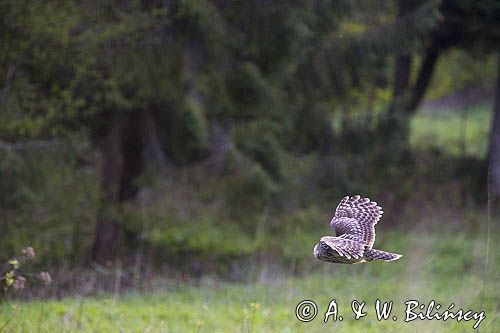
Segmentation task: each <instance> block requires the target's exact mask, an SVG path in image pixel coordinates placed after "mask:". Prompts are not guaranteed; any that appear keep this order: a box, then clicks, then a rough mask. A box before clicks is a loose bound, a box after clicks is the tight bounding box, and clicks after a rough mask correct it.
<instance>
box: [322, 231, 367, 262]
mask: <svg viewBox="0 0 500 333" xmlns="http://www.w3.org/2000/svg"><path fill="white" fill-rule="evenodd" d="M320 242H325V244H326V245H328V246H329V247H331V248H332V249H333V250H334V251H335V252H337V253H338V254H339V255H340V256H341V257H346V258H347V259H351V258H354V259H360V258H363V253H364V251H365V246H364V244H362V243H359V242H356V241H353V240H350V239H344V238H340V237H333V236H324V237H321V239H320Z"/></svg>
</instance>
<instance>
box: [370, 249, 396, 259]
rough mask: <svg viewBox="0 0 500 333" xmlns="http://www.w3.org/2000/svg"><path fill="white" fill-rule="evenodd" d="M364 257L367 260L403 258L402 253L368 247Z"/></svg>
mask: <svg viewBox="0 0 500 333" xmlns="http://www.w3.org/2000/svg"><path fill="white" fill-rule="evenodd" d="M364 257H365V259H366V260H367V261H370V260H382V261H394V260H398V259H399V258H401V257H402V255H401V254H397V253H391V252H386V251H381V250H375V249H368V250H366V251H365V254H364Z"/></svg>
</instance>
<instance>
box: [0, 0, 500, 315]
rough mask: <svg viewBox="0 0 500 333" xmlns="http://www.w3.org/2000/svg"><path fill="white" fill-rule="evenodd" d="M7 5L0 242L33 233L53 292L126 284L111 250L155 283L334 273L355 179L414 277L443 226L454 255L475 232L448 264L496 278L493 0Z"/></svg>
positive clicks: (132, 279) (498, 190)
mask: <svg viewBox="0 0 500 333" xmlns="http://www.w3.org/2000/svg"><path fill="white" fill-rule="evenodd" d="M0 17H2V20H1V21H0V45H1V50H2V52H0V257H1V258H2V259H3V260H4V261H6V260H7V259H9V258H10V257H11V256H12V255H14V254H16V253H19V252H20V250H21V249H22V248H24V247H26V246H28V245H31V246H33V247H34V248H35V251H36V253H37V257H36V258H37V259H36V262H35V266H37V267H44V268H45V269H46V270H48V271H50V272H51V273H52V274H53V276H55V277H56V278H55V280H56V281H59V283H58V284H56V285H53V286H52V288H53V293H54V294H57V293H59V292H61V293H66V292H69V293H73V292H74V290H73V291H72V288H74V286H75V283H83V282H82V281H85V283H86V285H87V286H88V288H87V289H85V291H82V289H78V290H79V291H80V292H82V293H87V292H88V293H93V291H95V290H99V288H102V289H104V290H115V289H116V277H117V274H116V271H117V269H119V271H120V274H121V275H120V286H121V288H125V287H132V288H139V289H140V288H146V289H147V288H148V286H150V285H151V283H152V281H153V280H154V277H155V276H161V277H163V278H164V277H168V278H172V279H175V280H176V281H191V280H192V279H199V278H203V277H205V276H210V277H212V278H214V279H215V280H217V281H218V280H219V279H220V280H230V281H238V282H250V281H265V280H268V279H272V277H273V276H276V275H279V274H285V275H289V276H297V275H299V276H300V275H303V274H305V273H307V272H309V271H310V270H312V271H314V270H315V269H320V270H321V269H332V270H334V268H324V267H326V266H325V265H327V264H323V263H321V264H322V265H323V266H321V265H320V264H319V263H318V262H316V261H315V260H314V258H313V257H312V248H313V246H314V244H315V243H316V242H317V240H318V239H319V238H320V237H321V236H323V235H325V234H328V233H330V231H329V228H328V221H329V219H330V218H331V216H332V214H333V212H334V209H335V207H336V205H337V203H338V202H339V201H340V199H341V198H342V197H343V196H345V195H354V194H360V195H362V196H367V197H370V198H372V199H373V200H375V201H377V202H378V203H379V204H380V205H381V206H382V207H383V209H384V211H385V212H386V213H385V214H384V217H383V219H382V221H381V223H379V225H378V227H377V228H378V231H379V236H378V237H379V238H377V243H378V244H380V246H379V247H381V248H384V249H385V250H388V251H394V252H400V253H401V252H402V253H403V254H405V257H403V259H405V258H407V261H406V263H405V262H403V263H402V264H401V265H403V266H401V267H400V269H401V274H403V275H404V276H409V275H411V274H413V273H412V272H413V271H411V270H410V271H408V269H407V268H408V267H410V266H411V265H412V264H414V262H412V260H411V258H412V255H411V253H418V255H419V256H423V257H425V256H427V255H430V254H429V251H431V253H432V249H433V248H434V247H433V246H432V245H429V243H425V244H427V245H425V246H424V245H422V243H421V241H423V240H425V239H426V240H427V241H428V239H429V238H428V237H427V236H428V233H429V232H430V231H432V232H434V233H436V234H438V235H444V236H443V237H445V236H448V237H451V239H450V241H449V242H448V243H447V244H448V246H449V247H445V248H444V249H443V250H442V251H444V252H439V253H440V254H443V253H449V255H450V258H452V256H453V254H457V253H462V252H460V251H461V250H462V248H461V247H460V246H462V245H463V244H469V243H466V241H467V240H470V239H472V237H473V236H474V237H476V238H474V240H473V241H471V243H470V244H469V245H470V247H471V248H474V249H476V252H474V253H475V256H476V257H474V258H475V259H474V258H473V259H470V258H469V259H470V261H464V260H465V259H460V260H458V259H457V260H458V261H457V262H454V261H452V259H450V258H448V259H449V261H443V262H442V265H441V264H439V265H438V266H440V267H448V268H449V267H454V268H450V269H451V271H447V272H446V274H450V273H451V274H458V275H459V274H461V272H469V271H471V270H472V271H474V269H473V268H474V267H476V266H474V265H478V266H477V267H476V268H477V274H479V275H478V276H482V275H481V274H483V273H481V272H483V269H484V265H485V263H484V262H483V260H484V257H485V253H488V248H487V247H486V248H485V246H486V243H487V242H488V244H490V243H491V244H492V245H491V248H490V249H489V256H490V260H493V259H491V258H492V257H491V256H492V255H493V256H494V254H492V253H495V249H496V250H498V246H497V245H496V243H495V241H494V239H492V240H491V241H490V237H494V236H491V234H492V232H491V229H488V230H489V233H487V231H486V228H487V226H488V225H489V223H491V216H492V214H493V216H494V215H495V212H496V211H495V207H498V205H496V203H497V202H496V197H497V195H498V194H500V64H499V60H500V58H499V50H500V43H499V42H500V2H498V1H492V0H480V1H470V0H441V1H439V0H432V1H414V0H383V1H362V0H355V1H343V0H340V1H339V0H337V1H307V0H298V1H279V0H252V1H224V0H213V1H212V0H179V1H167V0H165V1H161V0H158V1H156V0H141V1H139V0H136V1H134V0H123V1H93V0H86V1H28V0H23V1H0ZM490 227H491V228H493V230H494V225H493V226H490ZM450 230H453V231H450ZM380 235H382V236H380ZM426 235H427V236H426ZM487 235H488V236H487ZM433 237H434V236H433ZM435 237H436V238H433V239H435V240H436V239H439V238H440V237H441V236H435ZM453 239H458V240H460V241H456V242H454V241H453ZM457 242H458V243H457ZM489 242H490V243H489ZM377 243H376V244H377ZM411 244H414V245H415V244H416V245H415V247H411ZM398 246H399V247H398ZM450 247H451V248H450ZM417 250H419V251H420V252H418V251H417ZM415 251H417V252H415ZM422 251H424V252H422ZM425 251H427V252H425ZM447 251H448V252H447ZM464 251H465V250H464ZM485 251H486V252H485ZM496 252H498V251H496ZM467 253H469V252H467ZM459 256H460V255H459ZM464 256H465V252H464ZM453 258H455V257H453ZM448 259H446V260H448ZM452 262H453V263H454V264H453V265H455V266H453V265H452V264H451V263H452ZM497 262H498V258H497ZM486 263H487V262H486ZM391 265H392V264H391ZM450 265H451V266H450ZM471 265H472V266H471ZM492 265H493V264H492ZM382 266H384V265H382ZM117 267H118V268H117ZM328 267H330V266H328ZM332 267H333V266H332ZM384 267H385V268H387V267H388V266H384ZM405 267H406V268H405ZM471 267H472V268H471ZM491 267H493V266H490V270H488V271H486V272H488V274H490V273H491V271H492V269H491ZM350 269H351V268H350ZM366 269H369V268H366ZM374 269H375V268H374ZM382 269H384V268H382ZM346 272H351V273H352V271H346ZM364 272H365V273H366V271H364ZM369 272H371V271H369ZM432 272H434V273H435V274H438V273H436V272H437V271H434V270H433V271H432ZM441 273H442V272H441ZM441 273H439V274H441ZM92 274H97V276H101V277H102V278H98V279H93V280H92V279H90V278H89V276H90V275H92ZM443 274H445V273H443ZM446 274H445V275H439V277H440V278H442V279H443V280H442V281H446V280H445V279H446V276H448V275H446ZM122 276H123V278H122ZM491 276H496V277H498V276H499V271H498V270H497V271H495V274H494V275H491ZM107 277H109V279H107ZM108 280H109V283H107V281H108ZM75 281H77V282H75ZM89 281H90V282H89ZM462 282H463V281H462ZM113 288H115V289H113ZM491 297H492V300H495V304H496V301H498V299H499V298H498V293H496V291H495V292H493V293H492V296H491ZM492 304H493V303H492ZM492 307H493V305H492Z"/></svg>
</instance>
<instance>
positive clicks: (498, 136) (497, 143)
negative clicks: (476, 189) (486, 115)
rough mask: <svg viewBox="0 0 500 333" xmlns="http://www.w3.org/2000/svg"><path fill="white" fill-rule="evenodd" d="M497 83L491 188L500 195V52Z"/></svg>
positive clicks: (490, 153)
mask: <svg viewBox="0 0 500 333" xmlns="http://www.w3.org/2000/svg"><path fill="white" fill-rule="evenodd" d="M497 66H498V68H497V83H496V87H495V101H494V103H493V124H492V128H491V135H490V146H489V150H488V156H489V166H490V189H491V191H492V192H493V193H495V194H496V195H500V54H499V55H498V65H497Z"/></svg>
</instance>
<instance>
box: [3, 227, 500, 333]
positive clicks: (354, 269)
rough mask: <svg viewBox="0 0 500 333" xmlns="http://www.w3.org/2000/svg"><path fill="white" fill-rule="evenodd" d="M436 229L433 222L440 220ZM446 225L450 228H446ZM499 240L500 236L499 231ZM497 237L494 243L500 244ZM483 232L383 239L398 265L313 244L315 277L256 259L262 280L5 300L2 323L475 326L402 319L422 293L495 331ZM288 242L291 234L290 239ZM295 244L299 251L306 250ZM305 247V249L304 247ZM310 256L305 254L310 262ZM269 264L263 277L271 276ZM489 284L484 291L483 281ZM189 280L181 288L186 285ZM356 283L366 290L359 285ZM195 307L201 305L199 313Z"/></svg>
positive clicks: (491, 271) (219, 327) (179, 327)
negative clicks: (305, 304)
mask: <svg viewBox="0 0 500 333" xmlns="http://www.w3.org/2000/svg"><path fill="white" fill-rule="evenodd" d="M433 224H434V225H435V223H433ZM443 227H444V225H443ZM497 236H498V235H497ZM497 236H495V235H494V238H492V239H491V244H495V243H496V242H498V241H499V240H498V239H497ZM484 237H485V230H483V229H481V231H480V232H479V233H472V234H469V233H466V232H464V231H463V229H460V228H456V229H455V228H453V229H452V232H451V233H450V228H449V227H446V228H442V230H439V231H437V232H436V233H435V232H429V231H421V232H418V231H415V230H411V231H408V230H405V231H402V230H400V231H397V232H389V233H387V232H385V233H383V234H381V235H378V237H377V242H380V243H379V244H383V246H384V247H383V248H386V249H388V250H396V249H397V250H400V251H402V253H403V254H404V256H403V258H402V259H400V260H399V261H397V262H394V263H390V264H384V263H369V264H360V265H354V266H348V265H329V264H326V263H323V262H319V261H315V259H314V258H312V248H310V249H309V252H308V253H307V257H303V260H306V261H307V262H308V264H307V268H306V270H307V272H308V274H307V275H305V276H300V277H291V276H290V275H289V274H288V272H287V271H284V272H282V273H281V274H280V273H278V267H279V266H278V265H277V264H274V263H271V264H270V267H264V266H260V265H259V264H257V263H254V264H253V265H251V266H246V267H245V272H249V271H251V270H257V271H258V272H262V273H263V274H262V278H261V280H260V281H259V282H258V283H257V282H249V283H246V284H234V283H228V282H214V280H212V279H204V280H201V281H199V282H198V283H197V284H196V286H193V285H190V284H186V283H183V284H182V285H179V284H178V283H177V282H165V285H164V287H165V288H166V291H161V290H154V291H153V292H152V293H147V294H142V295H139V294H136V293H130V294H127V295H124V296H118V295H106V294H105V295H101V296H99V297H92V298H81V297H78V298H64V299H62V300H53V301H33V302H30V303H25V302H8V303H4V304H1V305H0V322H1V323H2V325H4V326H3V329H5V330H7V331H12V332H17V331H19V332H23V331H37V330H41V331H54V330H60V329H64V330H67V331H83V332H86V331H118V330H122V331H144V330H153V331H155V330H158V331H161V330H168V331H172V332H185V331H196V330H199V331H210V332H212V331H240V330H241V331H242V332H246V331H247V330H248V331H253V332H258V331H264V332H267V331H269V332H274V331H287V330H288V331H303V330H304V329H307V331H309V332H324V331H325V327H326V326H325V325H335V327H337V328H338V329H341V330H342V331H343V332H344V331H345V332H359V331H364V332H380V330H389V331H390V330H397V331H398V332H414V331H446V332H463V331H468V330H471V329H472V325H473V324H474V322H475V321H474V320H472V321H464V320H463V321H460V322H457V321H456V320H447V321H438V320H415V321H412V322H405V321H404V318H405V313H404V311H405V309H406V306H405V304H404V302H406V301H407V300H410V299H416V300H418V301H419V302H420V303H421V304H428V303H429V302H430V301H431V300H435V301H436V302H437V303H439V304H440V305H441V308H442V309H446V308H447V307H448V305H449V304H451V303H454V304H455V307H454V309H455V310H458V309H464V311H466V310H469V309H471V310H473V311H481V310H484V311H485V313H486V317H485V319H484V320H483V321H482V322H481V324H480V329H481V331H483V330H484V331H488V330H489V329H491V328H494V327H495V325H496V324H497V321H498V318H497V317H498V308H497V303H498V300H497V295H498V284H496V283H494V282H495V281H496V277H497V276H498V274H499V273H500V271H499V269H500V266H499V265H500V258H499V254H498V253H497V252H495V251H491V248H490V257H489V265H488V267H489V268H488V273H487V275H486V281H485V280H483V279H484V276H485V275H484V253H485V238H484ZM290 241H291V240H290ZM295 248H296V249H297V250H298V251H300V252H302V251H303V250H302V249H301V247H298V246H295ZM304 252H305V250H304ZM306 258H307V259H306ZM266 270H267V272H268V274H269V270H271V274H274V275H271V276H269V277H268V278H266V275H265V273H264V272H266ZM484 282H485V283H486V284H485V289H484V292H483V283H484ZM179 286H182V288H179ZM359 286H363V288H360V287H359ZM305 299H308V300H313V301H314V302H315V303H316V304H317V306H318V311H319V312H318V315H317V317H316V318H315V319H314V320H313V321H311V322H309V323H303V322H299V321H298V320H297V319H296V318H295V315H294V312H295V307H296V306H297V304H299V302H301V301H302V300H305ZM332 299H335V300H336V302H337V304H338V306H339V308H338V311H339V314H340V315H343V317H344V320H343V321H337V322H335V323H333V322H332V321H331V320H332V319H331V318H330V322H329V323H327V324H325V323H324V322H323V319H324V317H323V315H324V313H325V312H326V309H327V306H328V304H329V303H330V301H331V300H332ZM354 299H356V300H358V301H360V302H362V301H365V302H366V306H365V308H364V309H365V311H366V312H367V316H366V317H363V318H360V319H359V320H354V317H353V315H352V310H351V302H352V301H353V300H354ZM376 299H380V300H382V301H387V302H388V301H393V302H394V303H393V313H394V315H396V316H397V319H398V320H397V321H393V320H388V321H384V320H382V321H378V320H377V318H376V316H375V313H374V302H375V300H376ZM193 309H197V310H196V311H193Z"/></svg>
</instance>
